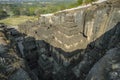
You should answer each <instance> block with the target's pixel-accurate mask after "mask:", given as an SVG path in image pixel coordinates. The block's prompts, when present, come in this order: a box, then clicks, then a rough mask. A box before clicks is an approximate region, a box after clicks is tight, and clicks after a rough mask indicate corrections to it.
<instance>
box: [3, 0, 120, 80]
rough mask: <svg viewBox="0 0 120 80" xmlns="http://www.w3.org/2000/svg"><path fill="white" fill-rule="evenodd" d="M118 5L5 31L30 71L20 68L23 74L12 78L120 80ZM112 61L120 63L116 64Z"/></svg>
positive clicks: (45, 17) (43, 17)
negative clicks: (17, 29)
mask: <svg viewBox="0 0 120 80" xmlns="http://www.w3.org/2000/svg"><path fill="white" fill-rule="evenodd" d="M118 3H120V1H119V0H114V1H112V0H109V1H106V2H103V3H99V4H92V5H91V4H89V5H87V6H86V7H82V8H80V7H79V8H74V9H70V10H64V11H60V12H56V13H54V14H49V15H41V17H40V20H38V21H37V22H35V23H31V22H29V21H28V22H27V23H25V24H22V25H20V27H19V32H17V31H16V30H11V29H5V30H8V33H7V35H8V34H10V35H9V39H10V40H11V41H12V44H11V46H12V47H13V46H14V45H16V46H17V49H16V50H18V52H19V55H20V56H21V57H22V58H23V59H24V61H25V62H26V67H27V71H26V72H25V73H24V69H22V71H21V68H18V69H17V71H20V72H16V73H15V74H13V75H12V76H16V75H18V74H19V73H21V72H23V73H24V74H25V75H26V76H25V75H21V78H24V79H26V78H29V75H30V77H31V79H32V80H85V79H86V80H92V79H93V80H96V78H98V76H101V79H100V78H99V79H98V80H102V78H103V79H105V80H107V79H108V80H109V79H111V80H112V79H113V80H117V79H119V68H118V67H119V62H120V60H119V58H115V56H117V55H118V56H119V47H120V17H119V16H120V5H119V4H118ZM19 33H24V34H25V35H18V34H19ZM10 36H11V37H10ZM1 51H4V49H2V48H1ZM111 51H112V52H111ZM106 53H107V54H106ZM113 53H115V56H114V55H113ZM103 56H104V57H103ZM102 57H103V58H102ZM108 58H111V60H108ZM112 59H113V60H114V61H115V60H117V63H116V62H115V63H114V62H113V63H112V62H111V61H112ZM99 60H100V61H99ZM105 61H106V62H105ZM103 63H104V64H103ZM94 64H95V66H94ZM101 64H102V67H101ZM112 64H113V65H112ZM96 65H97V66H98V67H96ZM108 65H111V66H108ZM92 67H93V68H92ZM116 67H117V68H116ZM111 68H113V69H111ZM95 69H98V70H99V69H102V70H104V69H106V70H105V71H106V72H105V71H101V72H100V71H97V72H96V71H94V70H95ZM27 73H28V74H27ZM95 73H97V74H98V75H95ZM100 73H105V74H106V75H101V74H100ZM23 76H25V77H23ZM21 78H19V79H21ZM11 79H13V78H11ZM14 79H18V78H17V77H14ZM19 79H18V80H19Z"/></svg>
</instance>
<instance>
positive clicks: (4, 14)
mask: <svg viewBox="0 0 120 80" xmlns="http://www.w3.org/2000/svg"><path fill="white" fill-rule="evenodd" d="M6 17H8V14H7V12H6V11H3V10H0V19H4V18H6Z"/></svg>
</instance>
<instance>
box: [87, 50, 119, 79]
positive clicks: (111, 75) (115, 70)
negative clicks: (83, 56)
mask: <svg viewBox="0 0 120 80" xmlns="http://www.w3.org/2000/svg"><path fill="white" fill-rule="evenodd" d="M119 57H120V48H114V49H111V50H109V51H108V52H107V53H106V55H105V56H104V57H103V58H101V59H100V60H99V61H98V62H97V63H96V64H95V65H94V67H93V68H92V69H91V71H90V72H89V74H88V76H87V78H86V80H119V79H120V58H119Z"/></svg>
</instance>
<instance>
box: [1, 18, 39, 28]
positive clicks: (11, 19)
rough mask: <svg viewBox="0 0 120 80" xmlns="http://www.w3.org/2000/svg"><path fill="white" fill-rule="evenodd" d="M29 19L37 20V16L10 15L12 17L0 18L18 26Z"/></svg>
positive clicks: (2, 21)
mask: <svg viewBox="0 0 120 80" xmlns="http://www.w3.org/2000/svg"><path fill="white" fill-rule="evenodd" d="M28 20H30V21H35V20H37V17H33V16H19V17H10V18H6V19H3V20H0V23H5V24H7V25H12V26H17V25H19V24H21V23H24V22H26V21H28Z"/></svg>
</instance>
